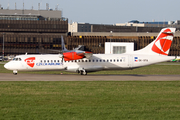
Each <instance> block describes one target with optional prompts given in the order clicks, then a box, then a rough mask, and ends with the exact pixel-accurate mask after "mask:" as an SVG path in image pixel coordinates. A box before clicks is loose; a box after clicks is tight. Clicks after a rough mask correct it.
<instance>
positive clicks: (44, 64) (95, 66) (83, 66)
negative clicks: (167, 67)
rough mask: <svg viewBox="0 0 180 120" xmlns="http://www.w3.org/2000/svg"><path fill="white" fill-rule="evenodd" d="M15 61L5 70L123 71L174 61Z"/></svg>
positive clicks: (112, 57)
mask: <svg viewBox="0 0 180 120" xmlns="http://www.w3.org/2000/svg"><path fill="white" fill-rule="evenodd" d="M16 58H20V60H19V59H17V60H13V61H10V62H8V63H6V64H5V66H4V67H5V68H6V69H9V70H13V71H14V70H15V71H38V70H65V71H70V72H78V71H80V70H86V71H87V72H93V71H100V70H123V69H133V68H138V67H142V66H147V65H150V64H154V63H159V62H164V61H168V60H172V59H174V57H170V56H157V55H141V54H137V55H134V54H94V55H93V56H91V57H90V58H89V59H86V58H84V59H80V60H72V61H66V62H65V61H62V58H61V57H60V55H58V54H56V55H19V56H16Z"/></svg>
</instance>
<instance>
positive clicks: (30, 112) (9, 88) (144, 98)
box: [0, 81, 180, 120]
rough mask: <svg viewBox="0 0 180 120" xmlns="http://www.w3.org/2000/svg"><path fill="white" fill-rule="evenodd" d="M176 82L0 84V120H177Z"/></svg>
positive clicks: (178, 94) (178, 90)
mask: <svg viewBox="0 0 180 120" xmlns="http://www.w3.org/2000/svg"><path fill="white" fill-rule="evenodd" d="M179 113H180V82H179V81H174V82H95V81H94V82H0V119H2V120H3V119H18V120H24V119H26V120H31V119H33V120H37V119H41V120H42V119H49V120H56V119H58V120H60V119H63V120H119V119H123V120H124V119H129V120H130V119H132V120H137V119H138V120H144V119H146V120H155V119H157V120H158V119H159V120H163V119H164V120H169V119H172V120H178V119H179V118H180V114H179Z"/></svg>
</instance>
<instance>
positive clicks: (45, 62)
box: [40, 60, 62, 63]
mask: <svg viewBox="0 0 180 120" xmlns="http://www.w3.org/2000/svg"><path fill="white" fill-rule="evenodd" d="M40 62H41V63H42V62H44V63H46V62H47V63H49V62H51V63H53V62H54V63H56V62H57V63H59V62H62V61H60V60H44V61H43V60H40Z"/></svg>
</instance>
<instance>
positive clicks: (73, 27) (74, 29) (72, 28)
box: [68, 22, 78, 33]
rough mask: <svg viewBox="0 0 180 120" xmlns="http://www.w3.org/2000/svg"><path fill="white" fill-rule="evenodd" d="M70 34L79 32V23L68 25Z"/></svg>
mask: <svg viewBox="0 0 180 120" xmlns="http://www.w3.org/2000/svg"><path fill="white" fill-rule="evenodd" d="M68 32H71V33H73V32H78V23H77V22H73V23H68Z"/></svg>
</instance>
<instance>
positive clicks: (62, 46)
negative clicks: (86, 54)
mask: <svg viewBox="0 0 180 120" xmlns="http://www.w3.org/2000/svg"><path fill="white" fill-rule="evenodd" d="M61 48H62V52H66V51H68V50H67V49H66V47H65V44H64V39H63V36H61Z"/></svg>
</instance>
